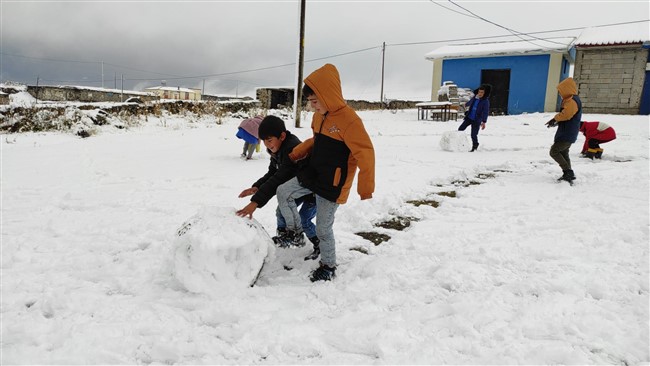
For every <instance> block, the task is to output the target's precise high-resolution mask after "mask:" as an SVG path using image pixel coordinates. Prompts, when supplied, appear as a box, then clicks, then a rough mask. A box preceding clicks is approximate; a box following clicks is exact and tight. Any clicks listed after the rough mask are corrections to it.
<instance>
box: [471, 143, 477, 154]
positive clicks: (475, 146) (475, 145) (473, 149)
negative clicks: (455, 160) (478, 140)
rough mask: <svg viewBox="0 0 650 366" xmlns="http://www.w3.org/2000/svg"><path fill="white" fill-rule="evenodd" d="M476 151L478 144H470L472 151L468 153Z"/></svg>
mask: <svg viewBox="0 0 650 366" xmlns="http://www.w3.org/2000/svg"><path fill="white" fill-rule="evenodd" d="M476 150H478V144H472V150H470V151H469V152H474V151H476Z"/></svg>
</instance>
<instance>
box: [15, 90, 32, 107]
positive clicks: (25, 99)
mask: <svg viewBox="0 0 650 366" xmlns="http://www.w3.org/2000/svg"><path fill="white" fill-rule="evenodd" d="M34 104H36V98H34V97H32V95H31V94H29V93H28V92H26V91H21V92H18V93H14V94H10V95H9V105H10V106H12V107H24V108H28V107H32V106H33V105H34Z"/></svg>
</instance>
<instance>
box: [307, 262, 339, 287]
mask: <svg viewBox="0 0 650 366" xmlns="http://www.w3.org/2000/svg"><path fill="white" fill-rule="evenodd" d="M334 277H336V267H329V266H326V265H324V264H323V263H321V264H320V267H318V268H316V270H314V271H313V272H312V273H311V274H310V276H309V279H310V280H311V282H316V281H331V280H333V279H334Z"/></svg>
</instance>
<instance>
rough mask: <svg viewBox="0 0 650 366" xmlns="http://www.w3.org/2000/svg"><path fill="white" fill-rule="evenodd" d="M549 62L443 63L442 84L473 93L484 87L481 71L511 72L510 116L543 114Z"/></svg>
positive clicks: (473, 60) (512, 59) (484, 59)
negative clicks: (497, 70)
mask: <svg viewBox="0 0 650 366" xmlns="http://www.w3.org/2000/svg"><path fill="white" fill-rule="evenodd" d="M549 61H550V56H549V55H530V56H500V57H479V58H462V59H449V60H443V62H442V81H443V82H444V81H447V80H451V81H453V82H454V84H456V85H458V86H459V87H461V88H472V89H474V88H477V87H478V86H479V85H480V84H481V70H489V69H509V70H510V92H509V95H508V114H520V113H524V112H529V113H532V112H544V99H545V97H546V80H547V78H548V71H549V70H548V64H549ZM567 73H568V67H567ZM567 75H568V74H567ZM558 82H559V80H558Z"/></svg>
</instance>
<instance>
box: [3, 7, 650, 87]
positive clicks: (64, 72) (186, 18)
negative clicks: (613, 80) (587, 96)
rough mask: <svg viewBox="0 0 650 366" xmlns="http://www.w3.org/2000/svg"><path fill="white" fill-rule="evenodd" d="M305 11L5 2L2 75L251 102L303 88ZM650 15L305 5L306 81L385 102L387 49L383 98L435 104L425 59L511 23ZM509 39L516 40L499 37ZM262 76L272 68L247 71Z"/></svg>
mask: <svg viewBox="0 0 650 366" xmlns="http://www.w3.org/2000/svg"><path fill="white" fill-rule="evenodd" d="M299 7H300V1H299V0H291V1H245V0H240V1H217V0H204V1H191V0H188V1H129V0H121V1H118V0H113V1H111V0H104V1H94V0H84V1H47V0H45V1H43V0H40V1H30V0H18V1H13V0H2V1H0V10H1V22H0V28H1V34H0V38H1V45H0V46H1V47H0V48H1V51H0V52H1V54H0V61H1V64H0V73H1V75H0V78H1V79H2V81H3V82H5V81H17V82H22V83H26V84H29V85H34V84H36V82H37V78H38V81H39V84H48V85H59V84H68V85H88V86H101V85H102V62H103V74H104V75H103V83H104V86H105V87H109V88H113V87H117V88H120V87H121V78H122V76H123V77H124V79H125V81H124V87H125V89H133V90H142V89H144V88H145V87H149V86H156V85H160V84H161V80H166V82H167V85H168V86H181V87H193V88H199V89H204V91H205V93H207V94H219V95H239V96H242V95H249V96H254V90H255V88H257V87H261V86H285V87H290V86H294V85H295V83H296V82H295V80H296V75H297V72H296V66H295V63H296V60H297V49H298V29H299V14H300V11H299ZM468 11H469V12H471V13H473V14H474V15H472V14H469V13H468ZM649 12H650V10H649V2H648V1H647V0H639V1H619V0H617V1H598V2H596V1H572V2H570V1H499V2H496V1H454V2H453V3H452V2H450V1H425V0H418V1H406V0H405V1H347V0H345V1H318V0H307V4H306V19H305V24H306V26H305V61H306V62H305V67H304V75H305V76H306V75H307V74H309V72H311V71H313V70H314V69H316V68H318V67H320V66H322V65H323V64H324V63H333V64H335V65H336V66H337V67H338V69H339V71H340V73H341V79H342V82H343V93H344V96H345V97H346V98H348V99H367V100H378V99H379V98H380V95H381V93H380V90H381V67H382V43H383V42H386V44H387V46H386V52H385V72H384V75H385V80H384V95H386V97H387V98H389V99H411V100H429V98H430V94H431V77H432V63H431V61H427V60H425V59H424V55H425V54H426V53H428V52H430V51H432V50H434V49H435V48H437V47H439V46H442V45H445V44H449V43H452V42H450V41H451V40H456V39H463V38H474V37H488V36H505V35H511V33H510V32H509V31H508V30H506V29H504V28H503V27H505V28H509V29H511V30H514V31H517V32H523V33H530V32H541V31H550V30H560V29H566V28H578V27H588V26H596V25H603V24H612V23H620V22H630V21H638V20H646V19H648V18H650V14H649ZM478 17H481V18H483V19H480V18H478ZM578 34H579V31H578V30H574V31H565V32H557V33H542V34H538V35H537V36H538V37H553V36H566V35H575V36H577V35H578ZM507 39H511V40H516V39H518V38H515V37H509V38H493V39H491V40H493V41H495V40H500V41H502V40H507ZM486 41H490V40H489V39H481V40H475V41H471V42H486ZM467 42H469V41H465V42H464V43H467ZM453 43H458V42H453ZM283 65H284V66H283ZM258 69H265V70H259V71H250V70H258ZM465 87H472V88H473V87H476V85H468V86H465Z"/></svg>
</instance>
